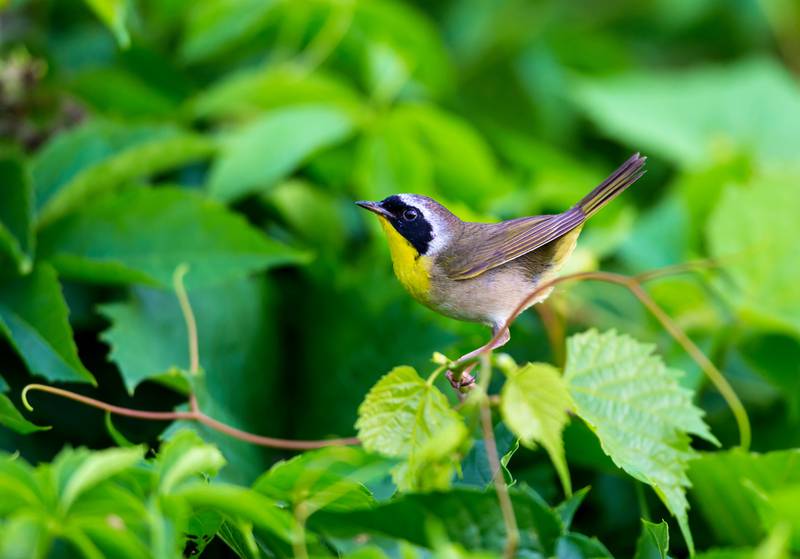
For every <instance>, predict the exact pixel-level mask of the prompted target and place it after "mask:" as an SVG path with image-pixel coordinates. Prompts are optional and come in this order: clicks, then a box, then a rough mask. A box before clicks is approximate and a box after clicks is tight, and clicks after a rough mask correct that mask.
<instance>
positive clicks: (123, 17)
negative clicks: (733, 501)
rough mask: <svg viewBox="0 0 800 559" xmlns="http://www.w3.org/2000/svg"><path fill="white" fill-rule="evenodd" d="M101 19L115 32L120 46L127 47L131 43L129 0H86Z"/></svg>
mask: <svg viewBox="0 0 800 559" xmlns="http://www.w3.org/2000/svg"><path fill="white" fill-rule="evenodd" d="M84 1H85V2H86V4H87V5H88V6H89V7H90V8H91V9H92V10H93V11H94V13H95V14H96V15H97V17H98V18H100V21H102V22H103V23H104V24H105V25H106V27H108V28H109V29H110V30H111V32H112V33H113V34H114V38H115V39H116V40H117V43H118V44H119V46H120V47H122V48H124V49H126V48H128V47H129V46H130V44H131V38H130V35H129V34H128V28H127V20H128V7H129V1H128V0H84Z"/></svg>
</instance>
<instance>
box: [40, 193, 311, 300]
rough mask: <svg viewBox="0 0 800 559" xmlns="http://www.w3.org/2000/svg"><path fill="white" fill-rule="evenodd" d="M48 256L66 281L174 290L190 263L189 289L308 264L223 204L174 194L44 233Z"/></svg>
mask: <svg viewBox="0 0 800 559" xmlns="http://www.w3.org/2000/svg"><path fill="white" fill-rule="evenodd" d="M153 223H158V227H153V226H152V224H153ZM41 252H42V254H43V255H45V256H46V257H47V258H49V259H50V260H51V261H52V262H53V263H54V264H55V266H56V267H57V268H59V269H60V270H61V272H62V273H63V274H64V275H65V276H69V277H72V278H76V279H80V280H84V281H90V282H110V283H146V284H152V285H161V286H169V285H171V284H172V276H173V274H174V272H175V269H176V268H177V267H178V266H180V265H181V264H188V265H189V273H188V274H187V276H186V284H187V286H188V287H190V288H195V287H202V286H209V285H213V284H219V283H224V282H225V281H227V280H230V279H233V278H236V277H242V276H245V275H247V274H249V273H252V272H255V271H258V270H263V269H264V268H268V267H271V266H277V265H281V264H289V263H297V262H300V261H302V260H303V259H304V256H303V255H302V254H301V253H299V252H297V251H295V250H293V249H291V248H289V247H287V246H285V245H282V244H279V243H277V242H275V241H273V240H271V239H269V238H267V237H266V236H264V235H263V234H261V233H260V232H259V231H257V230H256V229H254V228H253V227H251V226H250V225H249V224H248V223H247V222H246V221H245V220H244V219H242V217H240V216H238V215H236V214H233V213H231V212H229V211H228V210H226V209H225V208H224V207H222V206H221V205H220V204H218V203H216V202H214V201H211V200H208V199H206V198H205V197H203V196H202V195H200V194H198V193H195V192H190V191H186V190H179V189H173V188H159V189H148V188H137V189H133V190H128V191H125V192H122V193H119V194H116V195H113V196H108V197H105V198H103V199H101V200H98V201H96V202H94V203H93V204H91V205H89V206H87V207H86V208H84V209H82V210H81V211H79V212H77V213H75V214H72V215H70V216H67V217H66V218H64V219H62V220H59V221H58V222H56V223H54V224H52V225H51V226H49V227H47V228H46V229H45V230H43V231H42V234H41Z"/></svg>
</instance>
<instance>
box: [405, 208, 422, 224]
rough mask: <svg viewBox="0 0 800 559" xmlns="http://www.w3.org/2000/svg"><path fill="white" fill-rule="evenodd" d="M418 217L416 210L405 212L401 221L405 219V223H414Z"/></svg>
mask: <svg viewBox="0 0 800 559" xmlns="http://www.w3.org/2000/svg"><path fill="white" fill-rule="evenodd" d="M418 215H419V212H417V210H406V211H404V212H403V219H405V220H406V221H414V220H415V219H417V216H418Z"/></svg>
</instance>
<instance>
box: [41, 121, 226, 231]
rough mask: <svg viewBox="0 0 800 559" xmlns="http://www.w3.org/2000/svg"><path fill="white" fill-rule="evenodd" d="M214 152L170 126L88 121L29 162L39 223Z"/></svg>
mask: <svg viewBox="0 0 800 559" xmlns="http://www.w3.org/2000/svg"><path fill="white" fill-rule="evenodd" d="M215 149H216V144H215V143H214V142H213V141H211V140H210V139H208V138H206V137H204V136H201V135H198V134H194V133H189V132H183V131H181V130H179V129H177V128H175V127H173V126H156V125H124V124H121V123H114V122H111V121H103V120H94V121H90V122H88V123H87V124H84V125H83V126H81V127H79V128H76V129H75V130H71V131H69V132H66V133H64V134H59V135H57V136H55V137H54V139H53V140H51V141H50V142H49V143H48V144H46V145H45V146H44V147H43V148H42V149H41V150H40V151H39V152H38V153H37V154H36V156H35V157H34V159H33V162H32V166H31V172H32V174H33V179H34V184H35V185H36V203H37V208H38V219H39V222H40V224H46V223H49V222H52V221H53V220H55V219H57V218H59V217H61V216H63V215H64V214H66V213H68V212H71V211H73V210H75V209H76V208H79V207H82V206H83V205H85V204H86V203H87V202H89V201H93V200H94V199H95V198H96V197H97V196H98V195H100V194H103V193H105V192H108V191H110V190H113V189H115V188H118V187H120V186H122V185H124V184H125V183H127V182H130V181H132V180H135V179H139V178H145V177H149V176H152V175H155V174H157V173H161V172H164V171H167V170H169V169H175V168H179V167H181V166H183V165H185V164H187V163H190V162H193V161H198V160H201V159H205V158H207V157H208V156H210V155H211V154H212V153H213V152H214V151H215Z"/></svg>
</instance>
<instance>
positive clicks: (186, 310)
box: [172, 264, 200, 376]
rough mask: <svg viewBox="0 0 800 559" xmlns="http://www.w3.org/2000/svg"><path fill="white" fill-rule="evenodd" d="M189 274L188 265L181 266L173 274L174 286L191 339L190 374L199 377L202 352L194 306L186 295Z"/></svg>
mask: <svg viewBox="0 0 800 559" xmlns="http://www.w3.org/2000/svg"><path fill="white" fill-rule="evenodd" d="M188 272H189V265H188V264H181V265H180V266H178V267H177V268H175V273H174V274H172V285H173V288H174V289H175V296H176V297H177V298H178V304H180V306H181V314H183V320H184V322H185V323H186V337H187V338H188V339H189V374H190V375H192V376H195V375H197V373H198V372H199V371H200V350H199V343H198V341H197V321H196V320H195V318H194V311H192V304H191V303H190V302H189V295H187V293H186V286H185V285H184V284H183V278H184V276H185V275H186V274H187V273H188Z"/></svg>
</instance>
